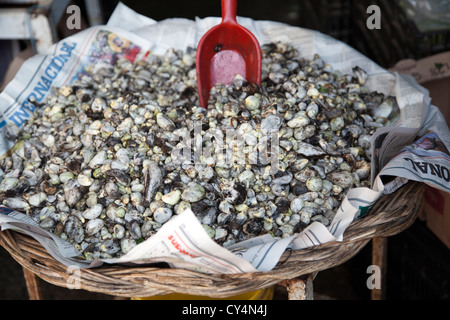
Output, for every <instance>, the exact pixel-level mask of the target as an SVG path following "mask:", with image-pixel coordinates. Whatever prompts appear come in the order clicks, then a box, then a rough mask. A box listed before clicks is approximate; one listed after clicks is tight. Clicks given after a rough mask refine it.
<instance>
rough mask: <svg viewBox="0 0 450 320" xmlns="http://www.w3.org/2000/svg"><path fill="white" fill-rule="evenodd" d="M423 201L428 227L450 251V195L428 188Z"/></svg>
mask: <svg viewBox="0 0 450 320" xmlns="http://www.w3.org/2000/svg"><path fill="white" fill-rule="evenodd" d="M423 200H424V205H423V210H424V213H425V216H426V223H427V227H428V228H429V229H430V230H431V231H432V232H433V233H434V234H435V235H436V236H437V237H438V238H439V239H440V240H441V241H442V242H443V243H444V244H445V245H446V246H447V247H448V248H449V249H450V193H447V192H444V191H441V190H438V189H435V188H432V187H429V186H427V187H426V188H425V191H424V194H423Z"/></svg>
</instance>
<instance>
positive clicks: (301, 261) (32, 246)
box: [0, 181, 424, 298]
mask: <svg viewBox="0 0 450 320" xmlns="http://www.w3.org/2000/svg"><path fill="white" fill-rule="evenodd" d="M423 186H424V184H422V183H418V182H413V181H410V182H408V183H407V184H406V185H404V186H403V187H401V188H400V189H399V190H397V191H396V192H395V193H393V194H391V195H385V196H383V197H382V198H381V199H380V200H379V201H377V203H376V204H375V205H374V206H373V207H372V208H371V210H370V211H369V212H368V213H367V214H366V215H365V216H364V217H362V218H360V219H357V220H355V221H354V222H352V223H351V224H350V226H349V227H348V228H347V230H346V231H345V234H344V239H343V241H342V242H330V243H325V244H322V245H320V246H316V247H312V248H308V249H303V250H296V251H289V250H287V251H286V252H285V253H284V254H283V256H282V257H281V259H280V262H279V263H278V265H277V266H276V267H275V268H274V269H273V270H272V271H270V272H256V273H242V274H233V275H228V274H219V275H211V274H204V273H199V272H195V271H189V270H184V269H173V268H165V267H125V266H117V265H114V266H102V267H100V268H95V269H81V270H80V279H79V280H80V286H81V289H84V290H88V291H91V292H99V293H104V294H108V295H113V296H121V297H148V296H153V295H163V294H169V293H183V294H189V295H203V296H209V297H214V298H225V297H230V296H234V295H238V294H242V293H245V292H249V291H253V290H259V289H263V288H267V287H269V286H272V285H274V284H277V283H279V282H281V281H283V280H288V279H293V278H296V277H299V276H302V275H306V274H310V273H313V272H318V271H322V270H325V269H328V268H331V267H334V266H337V265H340V264H342V263H344V262H346V261H347V260H349V259H350V258H352V257H353V256H354V255H355V254H357V253H358V252H359V251H360V250H361V249H362V248H363V247H364V246H365V245H366V244H367V243H368V242H369V241H370V240H371V239H372V238H374V237H389V236H392V235H395V234H398V233H400V232H402V231H403V230H405V229H407V228H408V227H409V226H410V225H411V224H412V223H413V222H414V220H415V219H416V217H417V214H418V212H419V209H420V207H421V202H422V193H423ZM0 245H2V246H3V247H4V248H5V249H6V250H7V251H8V252H9V253H10V254H11V256H12V257H13V258H14V259H15V260H16V261H17V262H18V263H19V264H21V265H22V266H23V267H24V268H26V269H28V270H29V271H31V272H33V273H34V274H36V275H37V276H38V277H40V278H41V279H43V280H45V281H47V282H49V283H51V284H54V285H57V286H61V287H66V286H67V283H68V281H69V282H70V280H71V277H73V275H72V274H70V273H68V272H67V267H66V266H64V265H63V264H61V263H59V262H58V261H56V260H55V259H54V258H53V257H52V256H50V255H49V254H48V253H47V251H46V250H45V249H44V248H43V247H42V246H41V245H40V244H39V243H38V242H36V241H35V240H34V239H32V238H30V237H28V236H25V235H23V234H21V233H18V232H15V231H10V230H7V231H4V232H0Z"/></svg>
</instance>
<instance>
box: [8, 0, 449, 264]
mask: <svg viewBox="0 0 450 320" xmlns="http://www.w3.org/2000/svg"><path fill="white" fill-rule="evenodd" d="M220 21H221V20H220V18H218V17H208V18H205V19H198V18H197V19H196V20H195V21H191V20H187V19H178V18H174V19H167V20H163V21H160V22H155V21H154V20H152V19H150V18H147V17H144V16H142V15H140V14H138V13H136V12H134V11H133V10H131V9H129V8H128V7H126V6H125V5H123V4H122V3H119V5H118V7H117V8H116V10H115V12H114V13H113V15H112V17H111V20H110V21H109V22H108V24H107V25H106V26H99V27H94V28H90V29H88V30H86V31H83V32H80V33H78V34H76V35H75V36H72V37H69V38H66V39H64V40H62V41H60V42H59V43H57V44H56V45H55V46H53V47H52V48H50V50H49V51H48V52H47V53H46V54H45V55H39V56H36V57H33V58H31V59H29V60H28V61H27V62H26V63H25V64H24V66H23V67H22V68H21V69H20V71H19V73H18V75H17V76H16V78H15V79H14V80H13V81H12V82H11V83H10V84H9V85H8V86H7V87H6V89H5V90H4V92H2V93H1V94H0V110H1V115H2V119H0V139H1V140H0V154H5V153H6V152H7V151H8V150H9V149H10V148H11V147H12V145H11V143H9V142H7V141H6V139H3V137H4V132H3V131H4V126H5V124H6V122H7V121H12V122H14V123H16V124H18V125H19V126H20V125H22V124H23V123H24V121H25V120H26V119H28V118H29V117H30V115H31V113H32V112H33V110H34V109H35V108H36V107H38V106H39V103H40V102H42V101H44V99H45V97H46V96H47V94H48V93H49V91H50V90H51V87H53V86H61V85H62V84H65V83H70V82H71V81H72V80H73V79H77V78H80V77H82V76H83V72H84V70H87V69H86V68H95V67H96V65H98V64H100V63H110V62H111V61H112V59H117V58H118V57H122V58H126V59H129V60H130V61H132V62H133V61H136V60H139V59H145V58H146V57H147V56H148V54H149V52H151V53H154V54H164V52H165V50H167V49H168V48H175V49H180V50H186V49H187V48H189V47H195V46H196V45H197V43H198V41H199V40H200V38H201V36H202V35H203V34H204V33H205V32H206V31H207V30H208V29H209V28H211V27H212V26H214V25H215V24H218V23H219V22H220ZM238 22H240V23H241V24H242V25H244V26H245V27H247V28H248V29H249V30H250V31H252V32H253V33H254V34H255V36H256V37H257V38H258V40H259V41H260V43H261V44H264V43H268V42H276V41H284V42H289V43H292V44H293V45H294V46H295V47H296V48H297V49H298V50H299V51H300V53H301V54H302V55H303V56H305V57H306V58H312V57H313V55H314V54H316V53H317V54H319V55H321V56H322V57H324V60H325V61H326V62H327V63H330V64H331V65H332V66H333V68H335V69H339V70H340V71H341V72H343V73H344V72H351V70H352V68H353V67H355V65H358V66H360V67H361V68H364V70H366V71H367V73H368V75H369V78H368V80H367V85H368V86H369V89H370V90H372V91H378V92H381V93H383V94H385V95H395V96H396V100H397V103H398V106H399V109H400V117H399V119H398V122H397V123H395V124H393V126H392V128H391V127H389V128H386V129H383V130H384V131H382V130H380V132H379V133H378V132H377V133H376V134H375V136H374V139H377V137H381V138H379V141H377V142H378V144H377V146H378V147H377V148H378V150H377V155H376V156H377V157H378V158H377V161H376V164H377V167H376V169H375V171H374V172H375V174H374V176H373V178H372V182H373V184H372V187H371V188H354V189H351V190H350V191H349V192H348V194H347V196H346V197H345V199H344V200H343V202H342V204H341V207H340V208H339V210H338V212H337V213H336V215H335V218H334V220H333V221H332V222H331V224H330V225H329V226H328V227H325V226H324V225H323V224H321V223H319V222H314V223H313V224H311V225H310V226H309V227H308V228H306V229H305V230H304V231H302V232H301V233H300V234H296V235H294V236H292V237H290V238H285V239H278V238H273V237H271V236H263V237H258V238H255V239H251V240H249V241H245V242H242V243H237V244H235V245H233V246H232V247H230V248H228V249H225V248H223V247H221V246H219V245H218V244H216V243H214V242H213V241H212V240H211V239H210V238H209V236H208V235H207V234H206V232H205V231H204V229H203V227H202V226H201V224H200V222H199V221H198V220H197V219H196V218H195V216H194V215H193V214H192V212H189V211H185V212H183V213H181V214H180V215H177V216H174V217H173V218H172V219H171V220H169V221H168V222H167V223H166V224H164V226H163V227H162V228H161V229H160V230H159V231H158V232H157V233H156V234H155V235H154V236H152V237H151V238H149V239H148V240H146V241H144V242H142V243H140V244H139V245H137V246H136V247H135V248H134V249H132V250H131V251H130V252H128V254H126V255H124V256H123V257H121V258H119V259H109V260H100V261H84V262H78V260H79V257H78V252H77V251H76V249H74V248H72V249H70V248H69V247H70V244H67V243H61V241H62V242H64V240H61V239H58V240H56V239H54V237H52V236H51V235H49V234H46V232H43V231H42V230H36V229H39V228H38V227H37V226H36V224H35V223H33V222H31V221H29V223H28V225H25V224H26V223H27V222H26V220H27V219H26V218H25V217H27V216H26V215H23V214H22V216H20V213H16V212H11V211H9V212H8V210H7V209H3V210H2V211H1V212H2V214H0V223H1V225H2V229H8V228H9V229H14V230H20V231H21V232H26V233H27V234H30V235H31V236H33V237H34V238H35V239H36V240H38V241H39V242H41V243H42V244H43V245H44V246H45V248H46V249H47V250H48V251H49V253H50V254H52V255H53V256H54V257H55V258H56V259H58V260H59V261H61V262H62V263H65V264H68V265H69V264H73V263H77V262H78V265H80V266H83V267H97V266H100V265H102V264H103V263H124V264H135V263H153V262H167V263H168V264H169V265H171V266H174V267H183V268H189V269H192V270H199V271H202V272H212V273H241V272H255V271H270V270H271V269H273V268H274V267H275V266H276V264H277V263H278V260H279V258H280V257H281V255H282V254H283V252H284V251H285V250H286V249H287V248H291V249H293V250H301V249H303V248H308V247H312V246H315V245H317V244H321V243H326V242H329V241H340V240H342V238H343V235H344V233H345V229H346V228H347V227H348V225H349V224H350V223H351V222H352V221H353V220H354V219H357V218H359V217H360V216H362V215H364V213H365V212H367V211H368V209H369V208H370V207H371V206H372V205H373V204H374V203H375V202H376V201H377V199H378V198H379V197H380V196H381V195H382V194H383V193H385V192H386V188H385V185H384V182H383V181H382V177H384V176H388V175H389V176H390V175H393V176H394V177H396V178H399V179H400V180H399V181H400V182H399V183H397V184H396V186H397V187H399V186H400V185H401V181H403V182H404V181H407V180H408V179H417V180H419V181H423V182H424V183H428V184H433V183H436V185H438V184H437V182H439V181H438V180H436V177H439V174H440V179H444V182H445V179H447V182H448V168H449V166H448V158H447V157H446V156H443V155H442V151H439V152H440V153H439V155H436V154H432V152H436V151H430V150H428V153H426V155H427V156H426V158H424V157H425V156H424V154H423V153H419V152H418V151H417V150H418V148H416V149H414V151H415V152H413V150H409V151H408V150H406V151H401V150H403V149H402V148H405V147H408V146H409V145H410V144H411V143H412V142H414V141H415V140H416V137H417V136H420V135H425V134H426V133H429V132H428V131H433V132H434V133H435V134H436V136H438V137H439V138H440V139H439V140H440V141H442V142H443V144H444V145H445V146H446V148H447V150H448V149H449V137H448V128H446V127H445V128H444V126H442V123H441V120H440V117H442V115H441V114H439V112H435V111H434V110H435V109H434V108H432V106H430V101H429V97H428V95H427V92H426V91H424V90H423V88H422V87H420V86H418V85H417V84H415V83H412V82H411V81H410V80H409V79H405V78H403V77H402V76H400V75H399V74H394V73H391V72H388V71H386V70H384V69H383V68H381V67H379V66H378V65H377V64H375V63H374V62H372V61H370V60H369V59H367V58H366V57H364V56H363V55H361V54H360V53H359V52H357V51H356V50H354V49H352V48H351V47H349V46H347V45H346V44H344V43H341V42H340V41H337V40H335V39H333V38H331V37H329V36H326V35H323V34H321V33H319V32H316V31H312V30H307V29H302V28H298V27H292V26H288V25H285V24H282V23H279V22H272V21H255V20H252V19H249V18H243V17H238ZM122 26H126V29H123V28H122ZM30 98H31V99H30ZM30 101H34V103H32V102H30ZM436 118H438V119H436ZM385 133H387V134H386V135H384V134H385ZM419 144H420V145H422V146H423V144H424V140H422V141H420V142H419V141H418V142H417V144H416V145H419ZM374 151H375V150H374V144H372V157H374ZM402 152H403V153H402ZM399 153H400V155H398V154H399ZM405 154H406V155H407V158H408V159H410V160H407V159H406V158H404V156H405ZM444 154H445V150H444ZM399 156H400V157H401V158H400V157H399ZM425 160H426V161H425ZM431 160H432V161H433V162H430V161H431ZM395 161H400V164H399V163H397V162H395ZM425 162H426V163H427V164H424V163H425ZM419 163H420V164H419ZM429 163H432V167H431V166H430V165H429ZM405 164H410V166H409V168H411V170H407V169H406V168H408V167H407V166H405ZM398 166H403V167H404V168H405V170H397V168H398ZM416 169H417V170H416ZM431 172H433V173H434V175H433V173H431ZM381 174H383V175H381ZM429 176H432V177H433V178H432V179H431V181H430V178H429ZM402 179H403V180H402ZM439 183H440V184H441V185H442V183H443V182H442V181H440V182H439ZM444 185H445V184H444ZM447 187H448V184H447ZM389 190H390V191H392V190H395V188H390V189H389ZM447 190H448V189H447ZM23 216H24V217H23ZM28 220H29V219H28ZM30 226H31V227H30ZM49 243H52V244H49ZM67 248H69V249H68V250H67ZM71 250H73V251H71Z"/></svg>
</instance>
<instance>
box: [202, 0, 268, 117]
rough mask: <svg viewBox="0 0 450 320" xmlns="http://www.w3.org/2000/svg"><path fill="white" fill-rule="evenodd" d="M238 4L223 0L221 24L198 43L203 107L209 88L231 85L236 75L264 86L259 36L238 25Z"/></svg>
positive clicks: (205, 104) (234, 0)
mask: <svg viewBox="0 0 450 320" xmlns="http://www.w3.org/2000/svg"><path fill="white" fill-rule="evenodd" d="M236 5H237V4H236V0H222V22H221V23H220V24H219V25H217V26H215V27H213V28H211V29H210V30H209V31H208V32H206V33H205V35H204V36H203V37H202V38H201V39H200V42H199V43H198V47H197V84H198V92H199V98H200V106H201V107H203V108H206V107H207V105H208V99H209V91H210V89H211V88H212V87H213V86H214V85H215V84H218V83H222V84H231V83H232V82H233V80H234V78H235V77H236V75H237V74H240V75H241V76H242V77H244V78H245V79H246V80H247V81H248V82H251V83H256V84H261V48H260V46H259V43H258V40H257V39H256V37H255V36H254V35H253V34H252V33H251V32H250V31H249V30H247V29H246V28H244V27H242V26H241V25H239V24H238V23H237V21H236Z"/></svg>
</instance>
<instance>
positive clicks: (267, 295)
mask: <svg viewBox="0 0 450 320" xmlns="http://www.w3.org/2000/svg"><path fill="white" fill-rule="evenodd" d="M274 290H275V288H274V287H273V286H272V287H269V288H266V289H261V290H256V291H250V292H246V293H242V294H239V295H236V296H231V297H228V298H211V297H207V296H191V295H187V294H181V293H171V294H167V295H162V296H152V297H143V298H131V300H272V299H273V294H274Z"/></svg>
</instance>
